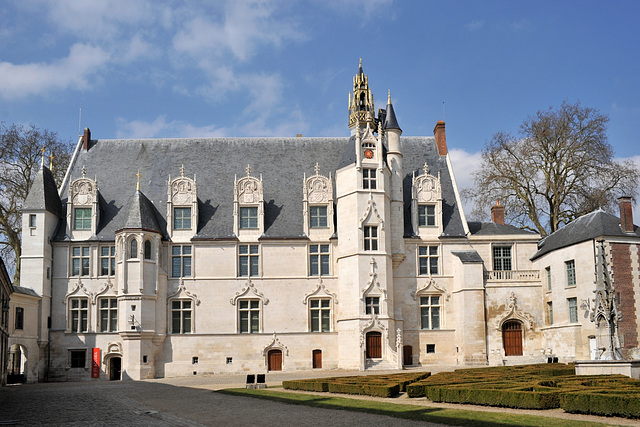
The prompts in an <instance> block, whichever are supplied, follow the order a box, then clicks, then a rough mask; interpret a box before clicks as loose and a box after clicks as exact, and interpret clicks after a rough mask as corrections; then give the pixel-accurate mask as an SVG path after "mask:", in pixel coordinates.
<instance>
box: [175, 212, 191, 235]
mask: <svg viewBox="0 0 640 427" xmlns="http://www.w3.org/2000/svg"><path fill="white" fill-rule="evenodd" d="M173 229H174V230H190V229H191V208H174V209H173Z"/></svg>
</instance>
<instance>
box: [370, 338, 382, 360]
mask: <svg viewBox="0 0 640 427" xmlns="http://www.w3.org/2000/svg"><path fill="white" fill-rule="evenodd" d="M381 357H382V334H381V333H380V332H367V358H369V359H380V358H381Z"/></svg>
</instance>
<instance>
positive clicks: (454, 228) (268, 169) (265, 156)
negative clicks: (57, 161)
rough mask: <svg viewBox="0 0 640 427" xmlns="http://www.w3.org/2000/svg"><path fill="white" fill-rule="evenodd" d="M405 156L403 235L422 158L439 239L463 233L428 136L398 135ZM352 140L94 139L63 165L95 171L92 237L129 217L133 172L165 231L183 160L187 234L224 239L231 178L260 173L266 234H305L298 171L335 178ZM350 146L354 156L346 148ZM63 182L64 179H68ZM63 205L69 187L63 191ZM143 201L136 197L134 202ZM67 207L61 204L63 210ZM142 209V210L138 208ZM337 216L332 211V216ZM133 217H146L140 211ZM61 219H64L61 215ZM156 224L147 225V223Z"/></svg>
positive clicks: (76, 172) (106, 236)
mask: <svg viewBox="0 0 640 427" xmlns="http://www.w3.org/2000/svg"><path fill="white" fill-rule="evenodd" d="M401 142H402V146H403V154H404V173H405V178H404V181H403V182H404V192H405V195H404V198H405V200H404V201H405V235H409V236H411V235H413V234H414V233H413V230H412V229H411V220H410V219H411V217H410V206H411V203H410V202H411V183H412V180H411V179H412V173H413V171H416V173H421V171H422V166H423V165H424V163H425V161H427V162H428V164H429V168H430V171H431V173H433V174H435V175H437V174H438V171H440V173H441V180H442V193H443V207H444V233H443V235H444V236H464V229H463V226H462V220H461V217H460V211H459V208H458V207H457V206H456V202H455V194H454V191H453V185H452V182H451V176H450V175H449V173H448V169H447V166H446V159H445V157H444V156H440V155H439V154H438V152H437V148H436V145H435V139H434V138H433V137H401ZM353 146H354V143H353V138H348V137H336V138H192V139H137V140H94V141H91V144H90V146H89V150H88V151H81V152H80V153H79V155H78V156H77V159H76V161H75V162H74V164H72V165H71V166H70V168H71V170H70V173H71V180H70V181H72V180H73V179H76V178H77V177H79V176H81V169H82V167H83V166H84V167H85V168H86V174H87V176H94V175H95V176H97V179H98V189H99V192H100V197H99V203H100V209H101V213H100V223H99V224H98V227H97V238H98V239H100V240H111V241H112V240H113V239H114V235H115V232H116V231H117V230H120V229H122V228H124V227H125V226H127V221H128V220H129V219H130V218H131V220H132V221H133V222H136V219H135V216H136V214H133V217H131V215H130V212H131V207H130V206H129V204H130V200H131V198H132V197H133V196H134V194H135V191H136V190H135V188H136V177H135V173H136V171H137V170H138V168H139V169H140V173H141V175H142V177H141V179H140V190H141V192H142V193H144V196H146V197H144V198H145V199H147V200H148V201H149V202H150V203H151V204H152V205H153V208H149V209H147V211H154V212H155V216H156V222H157V226H158V227H159V228H160V229H161V232H162V234H163V235H165V236H166V234H167V233H166V227H167V224H166V219H165V218H166V202H167V185H168V184H167V183H168V179H169V175H171V178H172V179H173V178H175V177H177V176H179V174H180V167H181V165H184V168H185V171H184V174H185V176H188V177H191V178H193V176H194V174H195V180H196V187H197V194H198V211H199V223H198V228H197V234H196V235H195V236H194V238H201V239H229V238H234V237H235V236H234V234H233V183H234V176H237V178H241V177H242V176H245V175H246V167H247V165H250V166H251V175H252V176H254V177H260V175H262V178H263V185H264V200H265V204H264V213H265V233H264V236H263V237H265V238H305V237H306V236H304V232H303V217H302V186H303V174H305V173H306V176H307V177H309V176H311V175H313V174H314V173H315V171H314V166H315V164H316V162H317V163H318V164H319V166H320V173H321V174H322V175H326V176H328V175H329V173H331V174H332V175H333V176H334V177H335V171H336V169H338V168H339V167H341V165H342V166H344V165H345V164H350V163H353V162H355V151H354V148H353ZM352 151H353V158H352V159H351V158H350V155H349V154H348V153H351V152H352ZM345 162H346V163H345ZM67 185H68V184H67ZM61 194H63V198H64V199H63V200H62V203H63V206H66V196H67V194H68V188H67V187H65V188H63V189H62V191H61ZM140 200H142V199H140ZM65 210H66V208H65ZM136 212H142V207H141V209H140V211H136ZM338 217H339V214H338ZM139 219H140V221H146V220H148V218H147V219H145V218H143V217H142V216H141V217H140V218H139ZM62 220H63V221H64V220H65V217H64V215H63V219H62ZM155 226H156V225H155V224H153V225H152V227H155ZM64 229H65V227H59V228H58V230H59V231H58V233H57V235H56V240H64V239H65V238H66V237H65V236H64Z"/></svg>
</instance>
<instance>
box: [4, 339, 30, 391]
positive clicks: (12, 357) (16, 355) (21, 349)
mask: <svg viewBox="0 0 640 427" xmlns="http://www.w3.org/2000/svg"><path fill="white" fill-rule="evenodd" d="M7 368H8V369H7V384H18V383H26V382H27V349H26V347H25V346H23V345H20V344H14V345H12V346H11V348H10V349H9V365H8V366H7Z"/></svg>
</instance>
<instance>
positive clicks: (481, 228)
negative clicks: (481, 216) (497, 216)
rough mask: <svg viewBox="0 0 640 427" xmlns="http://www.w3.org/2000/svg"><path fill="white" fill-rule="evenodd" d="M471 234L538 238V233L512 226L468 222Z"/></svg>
mask: <svg viewBox="0 0 640 427" xmlns="http://www.w3.org/2000/svg"><path fill="white" fill-rule="evenodd" d="M467 225H468V226H469V232H470V233H471V234H472V235H474V236H502V235H514V234H521V235H530V236H531V237H536V236H538V234H537V233H532V232H531V231H527V230H523V229H521V228H518V227H514V226H513V225H510V224H496V223H495V222H476V221H468V222H467Z"/></svg>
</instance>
